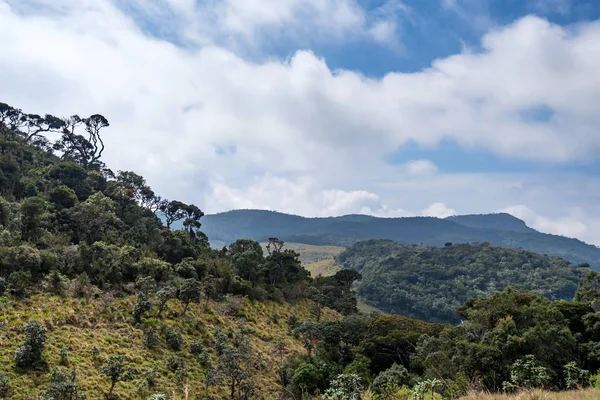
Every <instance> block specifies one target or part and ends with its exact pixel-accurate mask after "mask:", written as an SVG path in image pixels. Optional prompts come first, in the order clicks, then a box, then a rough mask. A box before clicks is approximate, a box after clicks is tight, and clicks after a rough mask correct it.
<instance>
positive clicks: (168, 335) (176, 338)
mask: <svg viewBox="0 0 600 400" xmlns="http://www.w3.org/2000/svg"><path fill="white" fill-rule="evenodd" d="M163 334H164V335H165V340H166V341H167V345H169V347H170V348H171V350H174V351H179V350H181V345H182V344H183V336H182V335H181V332H180V331H179V330H177V329H173V328H169V327H168V326H166V325H165V326H164V328H163Z"/></svg>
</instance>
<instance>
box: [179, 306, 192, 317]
mask: <svg viewBox="0 0 600 400" xmlns="http://www.w3.org/2000/svg"><path fill="white" fill-rule="evenodd" d="M189 305H190V303H185V307H183V313H182V314H181V316H182V317H185V312H186V311H187V308H188V306H189Z"/></svg>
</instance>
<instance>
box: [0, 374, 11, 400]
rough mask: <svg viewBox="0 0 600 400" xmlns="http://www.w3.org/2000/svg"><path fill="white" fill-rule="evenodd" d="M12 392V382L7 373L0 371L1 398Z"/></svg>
mask: <svg viewBox="0 0 600 400" xmlns="http://www.w3.org/2000/svg"><path fill="white" fill-rule="evenodd" d="M9 394H10V383H9V382H8V378H7V377H6V375H4V374H3V373H1V372H0V399H3V398H5V397H6V398H8V396H9Z"/></svg>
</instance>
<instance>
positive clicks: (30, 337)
mask: <svg viewBox="0 0 600 400" xmlns="http://www.w3.org/2000/svg"><path fill="white" fill-rule="evenodd" d="M24 331H25V341H24V342H23V343H22V344H21V345H20V346H19V347H18V348H17V350H16V351H15V365H16V366H17V368H29V367H32V366H33V365H34V364H36V363H37V362H39V361H41V360H42V355H43V352H44V348H45V346H46V328H45V327H44V326H42V324H40V323H39V322H37V321H31V322H30V323H28V324H27V325H26V326H25V329H24Z"/></svg>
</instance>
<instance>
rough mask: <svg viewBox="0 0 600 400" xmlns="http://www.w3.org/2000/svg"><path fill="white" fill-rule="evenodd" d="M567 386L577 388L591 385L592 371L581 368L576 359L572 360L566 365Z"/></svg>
mask: <svg viewBox="0 0 600 400" xmlns="http://www.w3.org/2000/svg"><path fill="white" fill-rule="evenodd" d="M564 371H565V387H566V388H567V389H576V388H581V387H585V386H588V385H589V382H590V379H589V376H590V371H588V370H585V369H582V368H579V366H578V365H577V363H576V362H575V361H571V362H570V363H568V364H567V365H565V366H564Z"/></svg>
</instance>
